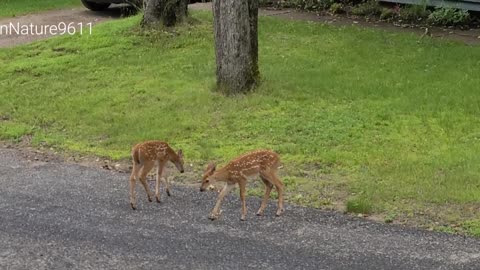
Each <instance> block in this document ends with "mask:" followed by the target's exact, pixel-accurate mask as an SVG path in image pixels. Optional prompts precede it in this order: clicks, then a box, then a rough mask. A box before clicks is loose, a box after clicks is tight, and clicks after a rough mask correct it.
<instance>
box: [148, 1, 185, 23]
mask: <svg viewBox="0 0 480 270" xmlns="http://www.w3.org/2000/svg"><path fill="white" fill-rule="evenodd" d="M188 2H189V0H145V3H146V4H145V13H144V15H143V21H142V25H143V26H155V25H158V24H162V25H164V26H167V27H169V26H174V25H176V24H178V23H181V22H183V21H184V20H185V19H186V17H187V14H188Z"/></svg>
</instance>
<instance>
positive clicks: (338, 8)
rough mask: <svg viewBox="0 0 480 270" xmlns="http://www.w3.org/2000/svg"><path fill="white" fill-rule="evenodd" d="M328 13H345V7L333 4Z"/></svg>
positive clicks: (340, 4)
mask: <svg viewBox="0 0 480 270" xmlns="http://www.w3.org/2000/svg"><path fill="white" fill-rule="evenodd" d="M329 11H330V12H332V13H333V14H339V13H343V12H345V6H344V5H343V4H342V3H333V4H332V5H331V6H330V8H329Z"/></svg>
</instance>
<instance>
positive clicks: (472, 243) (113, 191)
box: [0, 149, 480, 270]
mask: <svg viewBox="0 0 480 270" xmlns="http://www.w3.org/2000/svg"><path fill="white" fill-rule="evenodd" d="M150 185H151V187H153V182H151V183H150ZM137 193H138V209H137V210H136V211H133V210H131V208H130V205H129V200H128V174H125V173H119V172H115V171H107V170H102V169H97V168H91V167H84V166H80V165H77V164H69V163H64V162H62V161H50V162H41V161H29V160H27V159H25V158H24V157H23V156H22V155H21V154H19V152H18V151H17V150H14V149H0V269H408V270H413V269H455V270H460V269H476V270H478V269H480V239H478V238H477V239H475V238H468V237H463V236H457V235H449V234H445V233H438V232H428V231H422V230H416V229H412V228H404V227H402V226H397V225H385V224H379V223H375V222H371V221H366V220H363V219H361V218H355V217H350V216H348V215H343V214H341V213H336V212H328V211H320V210H315V209H309V208H302V207H296V206H291V205H287V206H286V212H285V215H284V216H282V217H275V208H276V205H275V202H274V201H270V202H269V206H268V208H267V210H266V212H265V216H263V217H257V216H255V211H256V210H257V208H258V207H259V205H260V200H259V199H257V198H249V199H248V202H247V206H248V209H249V213H248V217H247V218H248V220H247V221H245V222H242V221H240V202H239V198H238V197H237V196H236V195H235V193H232V194H230V195H229V196H228V197H227V198H226V200H225V203H224V205H223V207H222V210H223V215H222V217H221V218H220V220H217V221H210V220H209V219H208V218H207V217H208V213H209V211H210V209H211V208H212V207H213V205H214V203H215V198H216V193H215V192H203V193H201V192H199V191H198V190H197V189H195V188H192V187H185V186H174V187H173V191H172V197H167V196H165V193H163V194H162V200H163V202H162V203H160V204H158V203H156V202H152V203H149V202H147V199H146V195H145V192H144V191H143V189H141V187H140V186H137Z"/></svg>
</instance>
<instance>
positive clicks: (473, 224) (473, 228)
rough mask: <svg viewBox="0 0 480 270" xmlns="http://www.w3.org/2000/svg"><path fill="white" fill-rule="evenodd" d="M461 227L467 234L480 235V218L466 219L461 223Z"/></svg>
mask: <svg viewBox="0 0 480 270" xmlns="http://www.w3.org/2000/svg"><path fill="white" fill-rule="evenodd" d="M462 227H463V229H464V230H466V231H467V233H468V234H470V235H473V236H477V237H480V219H475V220H468V221H466V222H464V223H463V225H462Z"/></svg>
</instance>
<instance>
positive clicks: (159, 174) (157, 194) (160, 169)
mask: <svg viewBox="0 0 480 270" xmlns="http://www.w3.org/2000/svg"><path fill="white" fill-rule="evenodd" d="M164 166H165V162H159V163H158V168H157V181H156V183H155V199H157V203H159V202H160V192H159V190H160V181H161V178H162V172H163V167H164Z"/></svg>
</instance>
